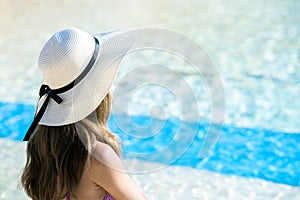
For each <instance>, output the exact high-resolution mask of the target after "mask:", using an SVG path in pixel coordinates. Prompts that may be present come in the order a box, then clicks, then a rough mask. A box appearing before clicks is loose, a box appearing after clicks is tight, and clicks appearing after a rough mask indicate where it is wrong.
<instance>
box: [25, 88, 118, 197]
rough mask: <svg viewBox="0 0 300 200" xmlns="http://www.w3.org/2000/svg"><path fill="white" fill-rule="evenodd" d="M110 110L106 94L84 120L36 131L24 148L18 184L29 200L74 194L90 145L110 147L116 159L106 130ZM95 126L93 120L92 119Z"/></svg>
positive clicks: (113, 142) (114, 143)
mask: <svg viewBox="0 0 300 200" xmlns="http://www.w3.org/2000/svg"><path fill="white" fill-rule="evenodd" d="M110 109H111V95H110V93H108V94H107V95H106V97H105V98H104V99H103V101H102V102H101V104H100V105H99V106H98V108H97V109H96V112H94V113H92V114H91V115H90V116H88V117H87V118H85V119H83V120H81V121H79V122H76V123H74V124H69V125H64V126H56V127H54V126H44V125H39V126H38V127H37V130H36V133H35V135H34V136H33V137H32V138H31V139H30V140H29V142H28V144H27V162H26V165H25V167H24V170H23V174H22V176H21V184H22V186H23V188H24V189H25V191H26V193H27V194H28V196H29V197H31V198H32V199H33V200H50V199H61V198H64V197H65V196H66V195H67V193H69V194H71V195H74V196H76V194H75V191H76V188H77V186H78V184H79V182H80V180H81V177H82V174H83V173H84V171H85V170H86V169H87V167H88V165H89V161H90V158H91V154H90V153H91V151H92V149H93V144H94V143H95V142H96V141H101V142H104V143H106V144H108V145H110V146H111V147H112V148H113V149H114V150H115V152H116V153H117V154H118V155H120V147H119V145H118V141H117V138H116V136H114V135H113V134H112V133H111V132H110V131H109V129H108V128H107V120H108V118H109V114H110ZM93 114H94V115H96V116H97V119H96V122H95V120H93V119H94V118H96V117H92V115H93Z"/></svg>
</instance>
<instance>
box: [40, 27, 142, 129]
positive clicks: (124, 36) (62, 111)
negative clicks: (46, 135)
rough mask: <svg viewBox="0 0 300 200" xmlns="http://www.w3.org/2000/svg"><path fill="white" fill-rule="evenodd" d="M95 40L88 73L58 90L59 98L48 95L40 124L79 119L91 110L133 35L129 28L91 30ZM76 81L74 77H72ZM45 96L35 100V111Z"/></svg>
mask: <svg viewBox="0 0 300 200" xmlns="http://www.w3.org/2000/svg"><path fill="white" fill-rule="evenodd" d="M94 37H96V38H97V39H98V41H99V44H100V46H99V48H100V49H99V54H98V56H97V60H96V62H95V64H94V66H93V67H92V68H91V70H90V71H89V73H88V74H87V75H86V76H85V77H84V78H83V79H82V80H81V81H80V82H78V83H77V84H76V85H75V86H74V87H73V88H72V89H70V90H68V91H66V92H64V93H61V94H59V96H60V97H61V98H62V99H63V102H62V103H60V104H57V103H56V102H55V101H54V100H53V99H50V101H49V104H48V106H47V108H46V111H45V113H44V115H43V117H42V118H41V120H40V122H39V124H40V125H48V126H61V125H66V124H72V123H75V122H77V121H80V120H82V119H84V118H85V117H87V116H88V115H89V114H90V113H92V112H93V111H94V110H95V109H96V108H97V107H98V106H99V104H100V103H101V101H102V100H103V99H104V97H105V96H106V95H107V93H108V92H109V90H110V88H111V86H112V84H113V81H114V79H115V77H116V74H117V72H118V69H119V65H120V63H121V61H122V59H123V58H124V56H125V55H126V53H127V52H128V51H129V50H130V48H131V47H132V46H133V45H134V43H135V41H136V38H135V35H134V34H133V33H132V32H130V31H114V32H108V33H100V34H95V35H94ZM75 81H76V80H75ZM45 99H46V97H45V96H43V97H41V99H40V100H39V101H38V105H37V111H38V110H39V109H40V107H41V105H43V103H44V101H45Z"/></svg>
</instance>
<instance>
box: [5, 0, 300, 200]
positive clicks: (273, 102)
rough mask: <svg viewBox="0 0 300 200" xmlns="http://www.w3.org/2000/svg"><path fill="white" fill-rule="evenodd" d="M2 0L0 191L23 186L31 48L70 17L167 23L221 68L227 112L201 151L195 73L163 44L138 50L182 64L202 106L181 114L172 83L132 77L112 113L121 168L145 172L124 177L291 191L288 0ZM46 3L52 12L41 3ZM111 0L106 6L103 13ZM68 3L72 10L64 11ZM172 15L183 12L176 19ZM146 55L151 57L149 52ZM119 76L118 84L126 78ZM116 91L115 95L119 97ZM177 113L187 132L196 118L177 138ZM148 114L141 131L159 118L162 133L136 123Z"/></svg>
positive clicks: (190, 188) (294, 25) (206, 106)
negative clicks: (192, 115)
mask: <svg viewBox="0 0 300 200" xmlns="http://www.w3.org/2000/svg"><path fill="white" fill-rule="evenodd" d="M54 2H55V1H54ZM1 3H2V4H1V7H0V9H1V14H0V15H1V19H2V21H0V23H1V27H6V28H5V30H4V29H3V31H2V30H1V33H0V34H1V35H0V36H1V37H0V52H1V58H0V67H1V69H3V70H2V72H1V74H0V77H1V81H2V83H4V84H2V85H1V86H0V94H1V95H0V130H1V133H0V134H1V135H0V136H1V138H0V144H1V152H0V157H1V161H2V162H1V164H0V169H1V174H0V177H1V184H0V198H1V199H12V198H13V199H24V198H25V197H24V194H23V193H22V191H19V190H17V188H16V183H17V179H18V175H19V172H20V169H21V167H22V165H23V163H24V144H23V143H22V142H20V141H19V140H20V139H21V138H22V136H23V134H24V129H25V127H27V126H28V125H29V123H30V121H31V116H32V113H33V110H34V104H35V101H36V94H37V92H36V91H37V90H38V86H39V83H40V81H41V80H40V77H39V76H37V75H36V74H37V73H38V72H37V69H36V67H35V66H36V63H35V61H36V57H37V56H36V55H37V54H38V51H39V49H40V47H41V45H42V44H43V42H44V41H45V40H46V38H47V37H49V34H50V33H52V32H54V31H56V30H57V29H59V28H61V27H64V26H69V25H74V26H75V25H76V26H80V27H82V28H85V29H87V30H90V31H91V32H93V31H102V30H108V29H113V28H137V27H144V26H145V25H147V26H155V27H163V28H170V29H175V30H178V31H180V32H182V33H184V34H185V35H187V36H188V37H190V38H192V39H193V40H195V41H196V42H198V43H199V44H201V45H202V47H203V48H204V49H205V50H206V51H207V52H208V54H209V56H210V57H211V58H212V60H213V61H214V62H215V64H216V66H217V68H218V71H219V73H220V75H221V77H222V79H223V85H224V89H225V93H226V120H225V125H224V127H223V128H222V135H221V136H220V138H219V140H218V143H217V144H216V146H215V147H214V149H213V150H212V152H211V153H210V154H209V155H208V156H207V157H205V158H201V157H199V151H200V149H201V146H202V144H203V141H204V138H205V135H206V133H207V129H208V127H209V125H210V124H209V121H210V117H211V112H212V110H211V102H210V101H211V100H210V96H209V95H208V94H207V91H206V90H205V85H203V79H201V78H199V77H198V75H197V74H195V73H194V72H193V71H192V70H191V69H192V68H190V67H186V65H185V63H182V62H181V61H180V60H179V61H178V62H177V61H176V59H174V58H172V59H171V58H170V57H169V56H170V55H164V54H163V55H162V56H157V55H155V53H153V52H151V51H146V52H144V54H143V55H137V56H138V57H139V58H143V59H141V60H142V61H143V62H148V63H151V62H152V61H153V60H154V61H155V62H157V63H158V62H159V64H164V65H168V66H172V67H173V69H176V70H177V71H178V72H180V73H181V74H183V76H184V78H185V79H186V80H187V82H188V83H189V85H190V86H191V88H192V89H193V91H194V93H195V97H196V99H197V101H198V102H199V105H198V106H199V107H198V109H199V111H200V116H201V120H200V121H199V122H195V121H193V120H191V121H180V120H179V118H178V113H180V111H178V110H177V109H176V108H177V107H176V105H177V104H176V98H175V97H176V95H172V94H171V93H169V91H167V90H165V89H166V88H160V87H157V85H156V86H154V87H152V88H151V89H149V87H150V86H149V87H148V88H147V87H142V88H140V90H138V91H137V92H136V93H135V95H133V96H132V98H131V100H130V105H128V106H126V108H127V107H128V108H129V111H126V110H122V109H115V112H114V113H113V116H112V117H111V119H110V123H109V125H110V127H111V129H112V130H113V131H114V132H116V133H118V134H119V135H120V137H121V138H122V139H123V141H124V142H123V150H124V157H125V159H126V160H125V163H126V166H127V167H128V168H130V169H129V171H132V172H135V171H136V172H142V173H133V174H132V177H133V178H134V180H135V181H136V182H138V183H139V184H140V185H141V186H142V187H143V189H144V190H145V192H146V194H147V195H148V196H149V198H150V199H182V198H184V197H186V196H189V197H190V198H192V199H300V197H299V194H300V189H299V186H300V172H299V169H300V145H299V141H300V134H299V133H300V121H299V118H300V114H299V113H300V112H299V111H300V110H299V109H300V105H299V100H298V99H299V97H300V90H299V88H300V87H299V86H300V82H299V80H300V68H299V63H300V58H299V52H300V49H299V46H300V40H299V38H298V35H299V32H300V30H299V29H300V27H299V25H298V21H299V17H300V16H299V12H297V10H299V4H297V1H285V2H282V1H272V2H263V1H255V2H249V3H247V2H240V1H222V2H219V1H209V2H200V1H190V2H179V1H167V2H163V3H162V2H156V3H153V4H152V3H151V4H150V3H145V4H144V5H141V4H140V3H139V2H138V1H132V2H131V4H129V5H128V6H129V7H127V8H126V9H125V8H120V9H114V4H117V3H118V1H111V2H106V4H105V6H104V7H103V9H102V12H97V13H95V12H94V11H95V7H97V5H98V4H97V3H96V1H90V3H87V2H83V1H82V2H81V4H78V5H77V4H74V3H73V4H72V5H71V6H70V3H71V2H70V1H67V0H64V1H60V2H59V3H60V5H59V6H58V5H56V4H55V3H44V4H42V3H35V4H34V5H33V3H28V4H26V5H22V4H17V3H14V2H9V1H7V2H6V1H3V2H1ZM83 5H84V6H83ZM175 5H176V6H175ZM54 6H55V8H56V9H55V10H53V12H52V13H50V12H47V10H48V9H49V8H50V7H54ZM130 6H132V7H130ZM32 7H34V9H32ZM66 8H68V9H66ZM112 9H113V10H114V11H115V13H114V17H110V16H111V13H110V12H109V11H110V10H112ZM78 10H80V11H81V12H80V14H79V13H78ZM154 10H157V11H160V12H156V15H155V16H154V15H152V14H151V13H153V11H154ZM66 11H67V14H68V16H72V17H66V16H65V15H64V13H65V12H66ZM92 13H93V15H92ZM36 15H38V16H40V17H39V18H36V17H35V16H36ZM124 15H125V16H127V18H126V20H125V19H124V17H123V16H124ZM137 16H138V17H137ZM175 16H180V18H178V17H176V20H174V18H175ZM48 18H51V19H53V20H50V21H49V20H47V19H48ZM91 18H93V20H90V19H91ZM103 18H104V19H106V20H101V19H103ZM43 20H45V21H47V23H44V22H43ZM25 22H26V23H25ZM32 27H35V28H32ZM151 55H152V57H151ZM149 57H150V61H151V62H150V61H149V60H147V59H149ZM153 57H155V58H153ZM134 60H135V61H134V62H133V61H132V60H131V61H130V62H124V63H123V68H122V69H124V70H125V69H127V68H126V67H130V66H129V65H132V64H133V63H134V64H135V65H140V64H141V62H140V60H137V59H134ZM178 63H179V64H178ZM121 73H126V71H125V72H121ZM141 75H142V74H141ZM171 83H174V84H176V80H173V79H171ZM132 84H134V82H133V83H132ZM122 87H123V89H124V90H125V91H126V89H127V86H126V85H124V86H122ZM122 95H123V96H122ZM125 95H127V94H126V93H122V94H120V96H119V97H120V98H122V97H124V96H125ZM119 97H116V100H117V101H118V102H120V101H119V100H118V99H117V98H119ZM166 102H167V103H166ZM126 103H127V102H126ZM157 105H158V106H157ZM174 105H175V107H174ZM120 107H123V106H120ZM161 108H163V111H164V112H163V114H164V115H163V116H164V117H162V112H161V111H162V110H161ZM128 116H130V117H131V118H128ZM115 119H117V122H118V123H116V122H115V121H114V120H115ZM120 123H121V124H120ZM123 123H124V124H123ZM178 124H180V126H181V127H182V128H183V130H184V132H193V131H195V130H197V133H196V134H195V137H193V138H192V140H190V141H188V142H186V141H184V140H182V139H184V137H181V138H180V139H179V140H176V133H177V130H178ZM136 125H138V126H136ZM149 125H152V126H150V133H152V132H151V130H152V129H151V128H153V130H154V131H153V132H155V133H158V132H157V130H160V131H159V133H160V134H157V135H155V134H152V135H151V134H148V135H147V133H146V135H145V132H143V130H144V129H143V127H147V126H149ZM155 125H157V126H158V128H157V126H155ZM122 127H129V130H127V129H126V130H125V129H124V128H122ZM140 127H142V128H140ZM128 133H133V135H130V134H128ZM137 136H140V137H142V138H137ZM170 141H176V142H175V145H174V146H172V149H171V151H170V152H167V154H162V152H160V150H161V147H164V146H166V145H168V144H169V143H170ZM178 152H180V153H179V154H178ZM169 164H171V166H169V167H166V166H168V165H169ZM150 172H151V173H150ZM13 196H14V197H13Z"/></svg>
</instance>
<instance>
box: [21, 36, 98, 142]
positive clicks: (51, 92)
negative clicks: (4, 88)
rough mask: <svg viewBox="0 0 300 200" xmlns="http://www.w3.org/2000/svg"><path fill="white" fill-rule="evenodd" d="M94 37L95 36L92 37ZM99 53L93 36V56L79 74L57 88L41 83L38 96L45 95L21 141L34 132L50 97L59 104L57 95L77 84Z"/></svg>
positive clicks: (96, 41)
mask: <svg viewBox="0 0 300 200" xmlns="http://www.w3.org/2000/svg"><path fill="white" fill-rule="evenodd" d="M94 38H95V37H94ZM98 53H99V41H98V40H97V38H95V50H94V53H93V56H92V58H91V60H90V62H89V63H88V65H87V66H86V68H85V69H84V70H83V72H81V74H80V75H79V76H78V77H77V78H76V79H75V80H74V81H72V82H71V83H69V84H68V85H66V86H64V87H61V88H58V89H53V90H52V89H51V88H50V87H49V86H48V85H41V88H40V92H39V96H40V98H41V97H42V96H44V95H47V97H46V99H45V101H44V103H43V105H42V106H41V108H40V110H39V111H38V112H37V114H36V115H35V116H34V119H33V122H32V123H31V125H30V127H29V129H28V130H27V132H26V134H25V136H24V138H23V141H28V140H29V139H30V137H31V135H32V133H33V132H34V129H35V128H36V126H37V125H38V123H39V122H40V120H41V119H42V117H43V115H44V113H45V111H46V108H47V106H48V103H49V101H50V98H51V99H53V100H54V101H55V102H56V103H57V104H60V103H61V102H63V99H62V98H61V97H60V96H59V95H58V94H61V93H64V92H66V91H68V90H70V89H72V88H73V87H74V86H75V85H77V84H78V83H79V82H80V81H81V80H82V79H83V78H84V77H85V76H86V75H87V74H88V73H89V71H90V70H91V68H92V67H93V65H94V64H95V62H96V59H97V56H98Z"/></svg>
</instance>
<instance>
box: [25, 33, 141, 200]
mask: <svg viewBox="0 0 300 200" xmlns="http://www.w3.org/2000/svg"><path fill="white" fill-rule="evenodd" d="M134 42H135V38H134V36H133V35H132V34H131V33H130V32H110V33H105V34H98V35H94V36H92V35H90V34H88V33H86V32H84V31H82V30H80V29H78V28H69V29H64V30H62V31H59V32H58V33H56V34H54V35H53V36H52V37H51V38H50V39H49V40H48V41H47V43H46V44H45V45H44V47H43V49H42V51H41V53H40V56H39V62H38V64H39V69H40V71H41V73H42V75H43V84H42V86H41V88H40V99H39V101H38V105H37V111H36V115H35V117H34V121H33V123H32V124H31V126H30V128H29V130H28V131H27V133H26V135H25V137H24V141H27V140H28V144H27V162H26V165H25V168H24V171H23V174H22V177H21V183H22V185H23V187H24V189H25V191H26V192H27V194H28V196H29V197H31V198H32V199H33V200H50V199H67V200H73V199H79V200H81V199H82V200H89V199H90V200H96V199H97V200H98V199H106V200H109V199H116V200H126V199H130V200H135V199H136V200H138V199H146V198H145V196H144V195H143V193H142V192H141V190H140V189H139V187H138V186H137V185H135V184H134V183H133V182H132V180H131V179H130V177H129V176H128V175H127V174H126V173H125V172H124V167H123V165H122V162H121V160H120V158H119V156H120V147H119V145H118V141H117V138H116V136H114V135H113V134H112V133H111V132H110V131H109V130H108V128H107V120H108V117H109V113H110V108H111V95H110V93H109V89H110V87H111V85H112V82H113V79H114V77H115V75H116V72H117V69H118V64H119V62H120V60H121V59H122V57H123V56H124V55H125V54H126V52H127V51H128V50H129V49H130V47H131V46H132V45H133V44H134Z"/></svg>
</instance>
